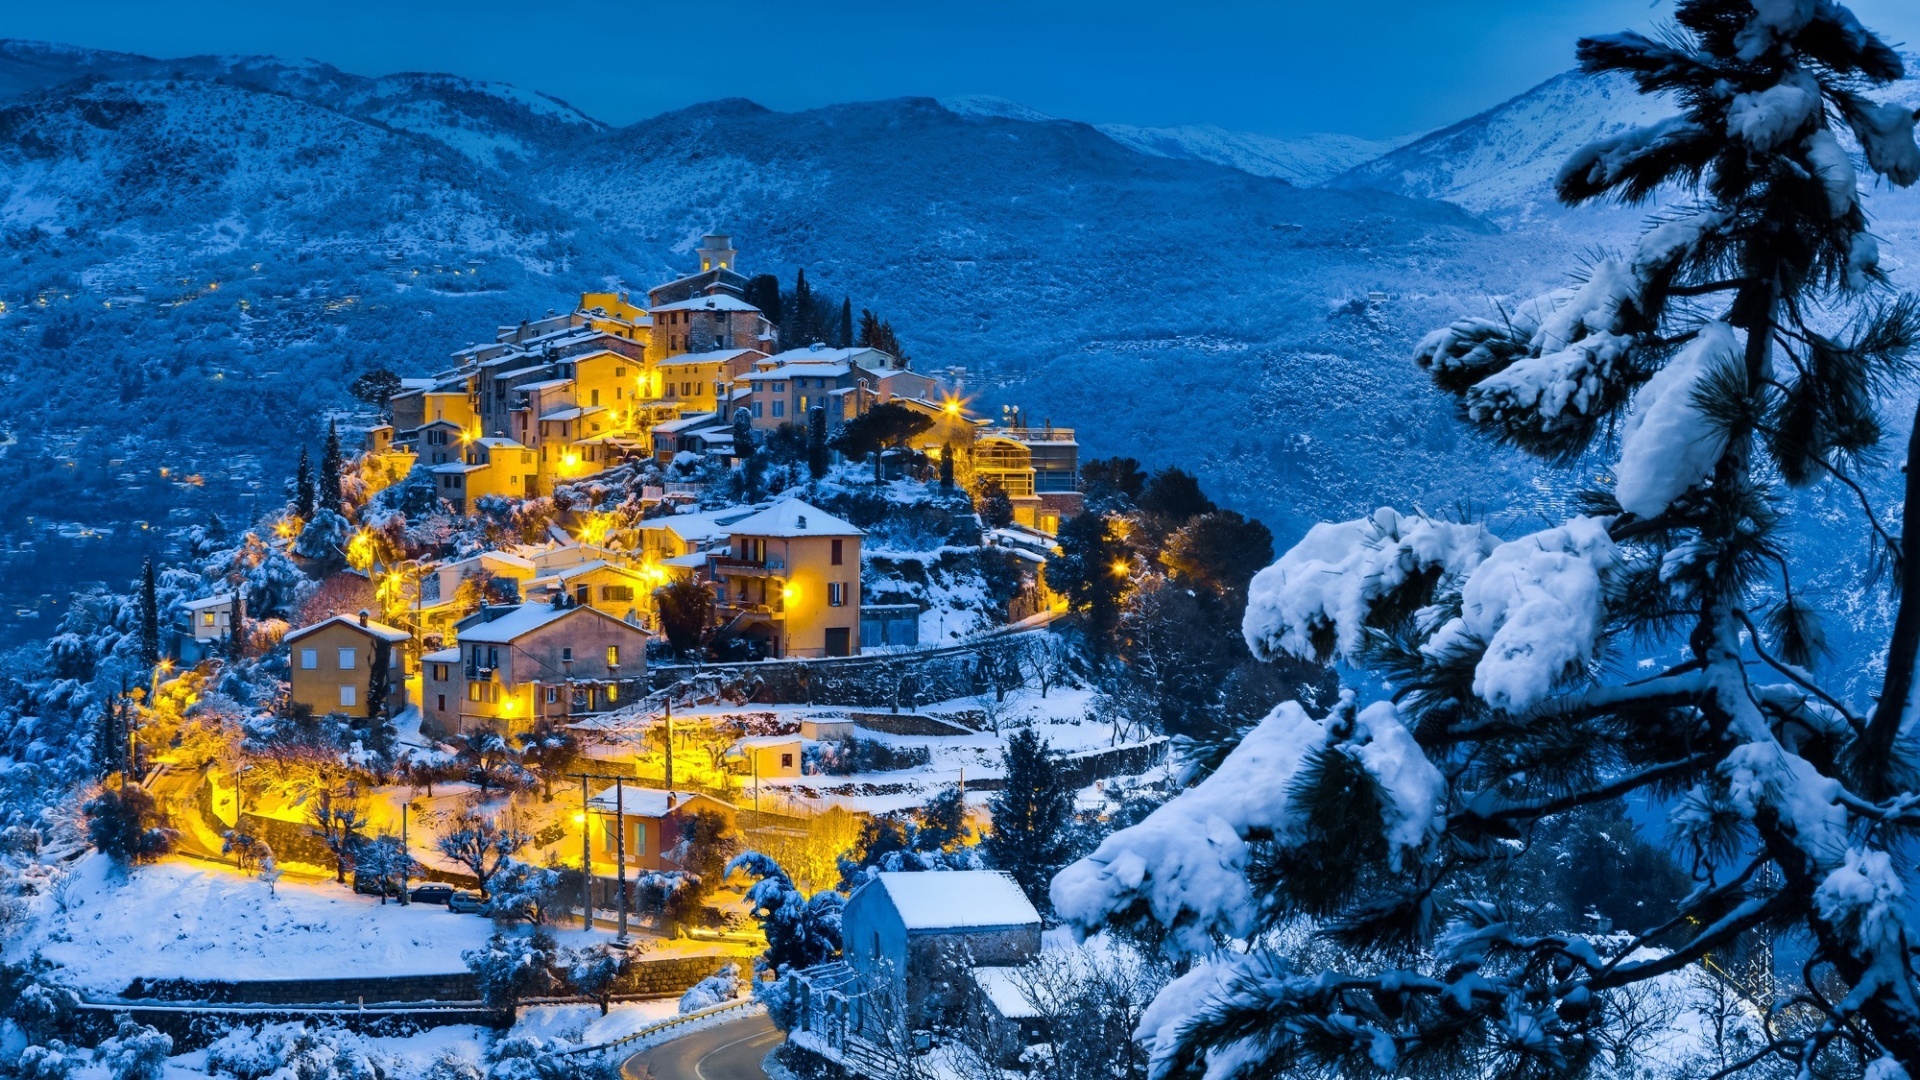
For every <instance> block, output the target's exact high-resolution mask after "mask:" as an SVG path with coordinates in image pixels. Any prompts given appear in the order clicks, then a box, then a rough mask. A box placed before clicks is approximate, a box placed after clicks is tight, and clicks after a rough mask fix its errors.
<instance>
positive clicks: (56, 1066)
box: [13, 1039, 87, 1080]
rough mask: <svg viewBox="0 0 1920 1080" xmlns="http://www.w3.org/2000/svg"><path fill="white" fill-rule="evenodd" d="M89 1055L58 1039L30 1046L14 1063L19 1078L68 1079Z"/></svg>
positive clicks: (14, 1072) (26, 1079)
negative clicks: (42, 1044)
mask: <svg viewBox="0 0 1920 1080" xmlns="http://www.w3.org/2000/svg"><path fill="white" fill-rule="evenodd" d="M86 1060H87V1055H86V1054H84V1053H82V1052H80V1051H77V1050H75V1049H74V1048H73V1047H71V1046H68V1045H67V1044H66V1043H63V1042H61V1041H60V1040H58V1039H55V1040H53V1041H52V1042H49V1043H48V1044H47V1045H45V1046H28V1047H26V1048H25V1049H23V1050H21V1051H20V1056H19V1058H18V1059H16V1060H15V1061H14V1063H13V1075H14V1076H15V1077H17V1078H18V1080H67V1078H68V1077H70V1076H72V1075H73V1071H74V1070H75V1069H77V1068H79V1067H80V1066H81V1065H83V1064H85V1063H86Z"/></svg>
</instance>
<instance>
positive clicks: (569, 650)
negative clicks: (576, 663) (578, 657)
mask: <svg viewBox="0 0 1920 1080" xmlns="http://www.w3.org/2000/svg"><path fill="white" fill-rule="evenodd" d="M560 662H561V663H563V664H571V663H573V646H571V645H569V646H567V647H566V648H564V649H561V650H560Z"/></svg>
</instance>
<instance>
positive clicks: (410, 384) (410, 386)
mask: <svg viewBox="0 0 1920 1080" xmlns="http://www.w3.org/2000/svg"><path fill="white" fill-rule="evenodd" d="M433 384H434V380H433V379H401V380H400V389H402V390H425V389H426V388H427V387H429V386H432V385H433Z"/></svg>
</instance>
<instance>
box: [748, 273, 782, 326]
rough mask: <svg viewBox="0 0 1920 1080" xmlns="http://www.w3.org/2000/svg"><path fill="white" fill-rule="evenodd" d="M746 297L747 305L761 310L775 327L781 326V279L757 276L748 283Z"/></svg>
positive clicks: (770, 276) (764, 275)
mask: <svg viewBox="0 0 1920 1080" xmlns="http://www.w3.org/2000/svg"><path fill="white" fill-rule="evenodd" d="M745 297H746V301H747V303H749V304H752V305H753V306H754V307H757V308H759V309H760V313H761V314H762V315H765V316H766V317H767V321H768V322H770V323H772V324H773V325H775V326H779V325H780V319H781V311H780V303H781V301H780V279H779V278H777V277H774V276H773V275H772V274H755V275H754V276H753V278H752V280H750V281H748V282H747V287H746V289H745Z"/></svg>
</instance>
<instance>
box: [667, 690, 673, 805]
mask: <svg viewBox="0 0 1920 1080" xmlns="http://www.w3.org/2000/svg"><path fill="white" fill-rule="evenodd" d="M667 791H668V792H669V793H671V792H672V791H673V699H672V698H668V699H667Z"/></svg>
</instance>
